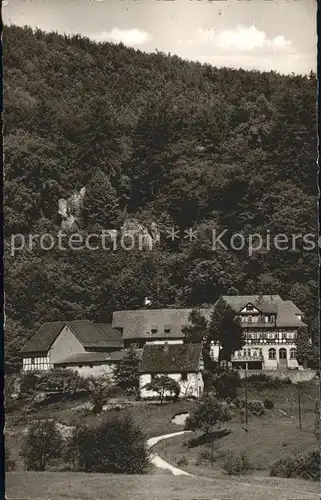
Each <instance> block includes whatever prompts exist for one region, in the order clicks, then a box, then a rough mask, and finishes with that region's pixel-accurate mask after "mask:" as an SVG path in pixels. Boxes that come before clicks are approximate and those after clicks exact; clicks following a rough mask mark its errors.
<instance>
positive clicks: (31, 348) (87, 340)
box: [20, 320, 123, 354]
mask: <svg viewBox="0 0 321 500" xmlns="http://www.w3.org/2000/svg"><path fill="white" fill-rule="evenodd" d="M65 326H67V327H68V328H69V329H70V330H71V331H72V332H73V333H74V335H75V336H76V337H77V338H78V340H79V341H80V342H81V344H82V345H83V346H84V347H85V348H108V347H110V348H119V349H121V348H122V347H123V341H122V334H121V332H119V331H118V330H115V329H114V328H112V326H111V325H109V324H103V323H97V324H96V323H92V322H91V321H89V320H82V321H80V320H77V321H57V322H56V321H54V322H48V323H44V324H43V325H42V326H41V327H40V328H39V330H38V331H37V332H36V333H35V334H34V335H33V337H32V338H31V339H30V340H29V342H28V343H27V344H26V345H25V346H24V347H23V348H22V349H21V351H20V352H21V354H25V353H31V352H47V351H48V350H49V349H50V347H51V346H52V344H53V343H54V341H55V340H56V338H57V337H58V335H59V334H60V332H61V331H62V329H63V328H64V327H65Z"/></svg>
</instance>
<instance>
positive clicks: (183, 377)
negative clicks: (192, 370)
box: [181, 372, 187, 382]
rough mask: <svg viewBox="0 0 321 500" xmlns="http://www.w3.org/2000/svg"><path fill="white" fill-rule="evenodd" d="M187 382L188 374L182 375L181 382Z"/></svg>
mask: <svg viewBox="0 0 321 500" xmlns="http://www.w3.org/2000/svg"><path fill="white" fill-rule="evenodd" d="M186 380H187V373H186V372H185V373H182V375H181V381H182V382H186Z"/></svg>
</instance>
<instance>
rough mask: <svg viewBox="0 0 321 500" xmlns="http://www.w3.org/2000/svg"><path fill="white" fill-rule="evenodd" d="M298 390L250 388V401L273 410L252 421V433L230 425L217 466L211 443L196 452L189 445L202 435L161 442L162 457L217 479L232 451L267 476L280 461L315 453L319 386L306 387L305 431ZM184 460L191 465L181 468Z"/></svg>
mask: <svg viewBox="0 0 321 500" xmlns="http://www.w3.org/2000/svg"><path fill="white" fill-rule="evenodd" d="M297 390H298V389H297V386H295V385H292V384H291V385H284V386H282V387H280V388H278V389H264V390H260V389H257V388H249V394H248V395H249V399H260V400H264V399H265V398H269V399H271V400H272V401H273V402H274V405H275V406H274V408H273V410H266V414H265V416H262V417H250V420H249V425H248V432H246V431H245V427H244V423H242V422H240V419H239V418H236V419H233V420H232V421H231V422H228V423H227V424H226V427H227V428H229V429H230V431H231V432H230V434H228V435H225V436H223V437H218V438H216V439H215V440H214V464H213V468H212V464H211V460H210V458H211V443H206V444H201V445H199V446H195V447H193V448H190V447H188V445H187V443H188V441H189V440H190V439H191V438H195V437H199V436H200V435H201V434H200V433H193V434H187V435H183V436H178V437H175V438H173V439H170V440H164V441H161V442H159V443H158V444H157V445H156V446H155V450H156V451H157V452H158V454H159V455H160V456H161V457H162V458H164V459H165V460H167V461H168V462H170V463H171V464H173V465H175V466H180V467H181V468H184V469H185V470H187V471H188V472H191V473H192V474H196V475H206V476H209V477H211V476H213V475H215V474H216V473H217V472H218V471H221V467H222V464H223V462H224V457H225V455H226V454H227V453H228V452H229V451H234V452H237V453H239V452H244V451H245V452H246V453H247V454H248V457H249V459H250V462H251V464H252V466H253V469H254V471H253V473H254V474H256V475H257V474H259V475H263V476H267V475H268V474H269V471H270V467H271V465H272V464H273V463H274V462H275V461H277V460H279V459H280V458H283V457H286V456H289V455H296V454H298V453H301V452H307V451H310V450H313V449H315V447H316V446H317V442H316V437H315V435H314V432H313V431H314V423H315V402H316V399H317V397H318V390H317V386H316V384H313V383H310V384H307V385H306V386H304V390H303V391H302V394H301V429H299V418H298V413H299V410H298V397H297ZM182 457H184V460H185V459H186V460H187V461H188V465H186V466H184V465H183V466H182V465H180V461H181V459H182Z"/></svg>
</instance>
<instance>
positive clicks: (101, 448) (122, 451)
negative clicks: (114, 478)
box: [66, 415, 150, 474]
mask: <svg viewBox="0 0 321 500" xmlns="http://www.w3.org/2000/svg"><path fill="white" fill-rule="evenodd" d="M149 457H150V453H149V450H148V448H147V445H146V439H145V436H144V434H143V432H142V431H141V429H140V428H139V427H138V426H137V425H136V424H135V423H134V422H133V420H132V418H131V417H130V416H128V415H126V416H125V417H112V418H106V419H105V420H103V421H101V422H100V423H99V424H98V425H96V426H94V427H89V426H85V425H84V426H80V427H78V428H76V429H75V430H74V432H73V434H72V436H71V438H70V439H69V442H68V445H67V454H66V458H67V460H69V461H71V463H72V466H73V469H74V470H76V471H77V472H105V473H106V472H112V473H120V474H142V473H144V472H145V471H146V469H147V467H148V465H149Z"/></svg>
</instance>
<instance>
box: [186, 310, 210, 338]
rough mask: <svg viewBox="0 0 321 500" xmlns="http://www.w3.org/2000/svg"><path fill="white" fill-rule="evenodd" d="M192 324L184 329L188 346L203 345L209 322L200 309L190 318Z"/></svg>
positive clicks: (191, 314)
mask: <svg viewBox="0 0 321 500" xmlns="http://www.w3.org/2000/svg"><path fill="white" fill-rule="evenodd" d="M188 320H189V322H190V324H189V325H187V326H185V327H184V328H183V329H182V332H183V333H184V335H185V342H186V343H187V344H201V343H202V342H203V340H204V337H205V335H206V331H207V321H206V319H205V318H204V316H203V315H202V313H201V311H200V310H199V309H193V310H192V311H191V312H190V315H189V318H188Z"/></svg>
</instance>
